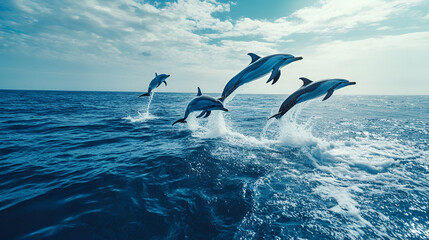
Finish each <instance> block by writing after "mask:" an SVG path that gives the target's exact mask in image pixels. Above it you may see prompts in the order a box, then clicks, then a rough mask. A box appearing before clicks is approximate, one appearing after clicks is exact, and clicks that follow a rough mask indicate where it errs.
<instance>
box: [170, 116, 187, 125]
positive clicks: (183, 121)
mask: <svg viewBox="0 0 429 240" xmlns="http://www.w3.org/2000/svg"><path fill="white" fill-rule="evenodd" d="M176 123H186V120H185V119H184V118H181V119H179V120H177V121H175V122H174V123H173V124H171V126H174V124H176Z"/></svg>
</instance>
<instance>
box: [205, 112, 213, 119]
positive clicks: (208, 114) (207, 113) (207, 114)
mask: <svg viewBox="0 0 429 240" xmlns="http://www.w3.org/2000/svg"><path fill="white" fill-rule="evenodd" d="M211 113H212V111H207V112H206V115H205V116H204V118H206V117H208V116H210V114H211Z"/></svg>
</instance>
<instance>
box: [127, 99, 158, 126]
mask: <svg viewBox="0 0 429 240" xmlns="http://www.w3.org/2000/svg"><path fill="white" fill-rule="evenodd" d="M154 95H155V92H151V93H150V95H149V99H148V103H147V106H146V112H143V113H142V112H140V111H138V114H139V115H138V116H135V117H131V116H127V117H125V118H123V119H125V120H129V121H130V122H132V123H135V122H145V121H148V120H152V119H156V118H157V117H156V116H155V115H152V114H150V112H149V109H150V104H151V102H152V99H153V96H154Z"/></svg>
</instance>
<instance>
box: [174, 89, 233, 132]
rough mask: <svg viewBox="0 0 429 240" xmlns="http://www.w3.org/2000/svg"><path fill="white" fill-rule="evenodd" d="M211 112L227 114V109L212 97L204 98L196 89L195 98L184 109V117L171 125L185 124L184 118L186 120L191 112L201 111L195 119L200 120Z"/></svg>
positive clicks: (199, 90)
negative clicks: (219, 111) (217, 111)
mask: <svg viewBox="0 0 429 240" xmlns="http://www.w3.org/2000/svg"><path fill="white" fill-rule="evenodd" d="M213 110H222V111H225V112H228V109H226V108H224V106H223V104H222V102H221V101H219V100H216V99H215V98H213V97H210V96H205V95H202V94H201V89H200V88H198V93H197V97H195V98H194V99H192V101H191V102H190V103H189V104H188V106H187V107H186V112H185V117H184V118H182V119H179V120H177V121H175V122H174V123H173V124H172V125H174V124H176V123H179V122H180V123H186V118H188V116H189V114H190V113H191V112H196V111H201V113H200V115H198V116H197V118H200V117H202V116H203V115H204V118H206V117H208V116H210V114H211V111H213Z"/></svg>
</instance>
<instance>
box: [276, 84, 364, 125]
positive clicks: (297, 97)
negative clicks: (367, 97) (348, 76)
mask: <svg viewBox="0 0 429 240" xmlns="http://www.w3.org/2000/svg"><path fill="white" fill-rule="evenodd" d="M299 79H301V80H302V82H303V84H302V86H301V87H300V88H299V89H298V90H296V91H295V92H294V93H292V94H291V95H290V96H289V97H288V98H286V100H285V101H284V102H283V104H282V105H281V106H280V109H279V112H278V113H277V114H275V115H273V116H271V117H270V118H269V119H271V118H277V119H279V118H281V117H282V116H283V115H285V114H286V113H287V111H289V110H290V109H291V108H292V107H293V106H295V105H296V104H298V103H302V102H305V101H308V100H310V99H314V98H317V97H320V96H322V95H324V94H326V95H325V97H324V98H323V100H322V101H325V100H326V99H328V98H330V97H331V96H332V94H333V93H334V91H335V90H337V89H340V88H343V87H347V86H349V85H355V84H356V82H349V81H348V80H345V79H327V80H322V81H317V82H313V81H311V80H310V79H308V78H305V77H301V78H299Z"/></svg>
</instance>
